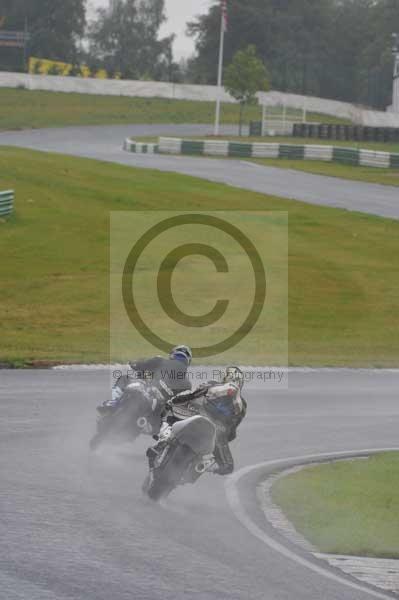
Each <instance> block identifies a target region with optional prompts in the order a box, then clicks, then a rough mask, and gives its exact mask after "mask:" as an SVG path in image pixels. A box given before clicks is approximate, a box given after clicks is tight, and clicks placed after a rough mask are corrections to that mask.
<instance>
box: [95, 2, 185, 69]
mask: <svg viewBox="0 0 399 600" xmlns="http://www.w3.org/2000/svg"><path fill="white" fill-rule="evenodd" d="M164 21H165V12H164V0H116V2H114V3H113V5H112V8H109V9H99V10H98V11H97V19H96V21H95V22H94V23H93V24H92V26H91V28H90V31H89V38H90V54H91V55H92V56H93V57H95V59H96V60H97V61H98V62H99V63H100V64H101V66H102V67H103V68H105V69H106V71H108V72H111V73H115V72H119V73H121V75H122V77H124V78H129V79H148V78H149V79H162V78H163V76H165V71H166V72H167V73H169V72H170V71H171V65H172V63H173V60H172V49H171V46H172V42H173V39H174V36H169V37H165V38H162V39H160V38H159V29H160V27H161V25H162V24H163V22H164Z"/></svg>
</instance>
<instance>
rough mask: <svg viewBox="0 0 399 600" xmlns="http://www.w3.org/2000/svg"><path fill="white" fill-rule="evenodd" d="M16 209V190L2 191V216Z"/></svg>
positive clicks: (0, 211)
mask: <svg viewBox="0 0 399 600" xmlns="http://www.w3.org/2000/svg"><path fill="white" fill-rule="evenodd" d="M13 210H14V191H13V190H7V191H6V192H0V217H7V216H8V215H10V214H11V213H12V211H13Z"/></svg>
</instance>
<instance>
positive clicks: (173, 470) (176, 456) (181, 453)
mask: <svg viewBox="0 0 399 600" xmlns="http://www.w3.org/2000/svg"><path fill="white" fill-rule="evenodd" d="M162 437H163V436H161V444H162ZM165 437H166V438H167V439H166V440H165V442H164V445H162V446H161V447H162V450H161V451H160V453H159V454H158V455H157V456H156V457H155V459H154V464H153V468H152V469H151V470H150V473H149V475H148V476H147V478H146V480H145V482H144V484H143V492H144V493H145V494H147V496H149V498H151V500H155V501H159V500H161V499H162V498H166V497H167V496H168V495H169V494H170V493H171V492H172V491H173V490H174V489H175V488H176V487H177V486H179V485H184V484H185V483H195V481H197V479H198V478H199V477H200V476H201V475H202V474H203V473H205V472H206V471H207V470H209V469H210V468H211V467H212V466H213V465H214V463H215V459H214V457H213V451H214V448H215V439H216V427H215V425H214V424H213V423H212V421H211V420H210V419H208V418H207V417H204V416H201V415H196V416H194V417H190V418H187V419H184V420H183V421H178V422H176V423H174V424H173V425H172V426H171V427H170V428H169V429H168V431H167V433H166V436H165ZM158 446H159V445H158Z"/></svg>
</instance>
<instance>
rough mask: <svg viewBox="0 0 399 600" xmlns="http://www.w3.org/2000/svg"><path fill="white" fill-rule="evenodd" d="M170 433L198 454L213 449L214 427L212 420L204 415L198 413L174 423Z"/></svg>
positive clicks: (211, 451)
mask: <svg viewBox="0 0 399 600" xmlns="http://www.w3.org/2000/svg"><path fill="white" fill-rule="evenodd" d="M172 435H173V437H175V438H177V439H178V440H179V442H180V443H181V444H184V445H186V446H189V448H191V449H192V450H193V452H195V454H199V455H200V456H205V455H207V454H212V453H213V451H214V448H215V441H216V428H215V426H214V424H213V423H212V421H210V420H209V419H206V418H205V417H201V416H199V415H198V416H195V417H191V418H190V419H185V420H184V421H179V422H178V423H175V424H174V425H173V426H172Z"/></svg>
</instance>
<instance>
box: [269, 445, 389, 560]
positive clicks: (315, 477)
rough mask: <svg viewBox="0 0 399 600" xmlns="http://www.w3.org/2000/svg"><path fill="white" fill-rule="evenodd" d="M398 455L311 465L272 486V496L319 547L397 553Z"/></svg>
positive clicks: (356, 552) (360, 552)
mask: <svg viewBox="0 0 399 600" xmlns="http://www.w3.org/2000/svg"><path fill="white" fill-rule="evenodd" d="M398 490H399V454H398V453H391V454H384V455H380V456H374V457H371V458H369V459H367V460H353V461H340V462H336V463H331V464H326V465H320V466H313V467H309V468H306V469H303V470H302V471H299V472H297V473H294V474H292V475H288V476H287V477H284V478H282V479H280V480H279V481H277V482H276V484H275V485H274V486H273V490H272V495H273V500H274V501H275V502H276V503H277V504H278V505H279V506H280V507H281V508H282V509H283V511H284V512H285V514H286V515H287V517H288V518H289V519H290V521H292V522H293V523H294V525H295V527H296V529H297V530H298V531H300V532H301V533H302V534H303V535H304V536H305V537H306V538H307V539H308V540H310V541H311V542H312V543H313V544H314V545H315V546H316V547H317V548H319V549H320V551H322V552H326V553H331V554H350V555H355V556H372V557H381V558H399V521H398V518H397V515H398V511H399V494H398Z"/></svg>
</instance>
